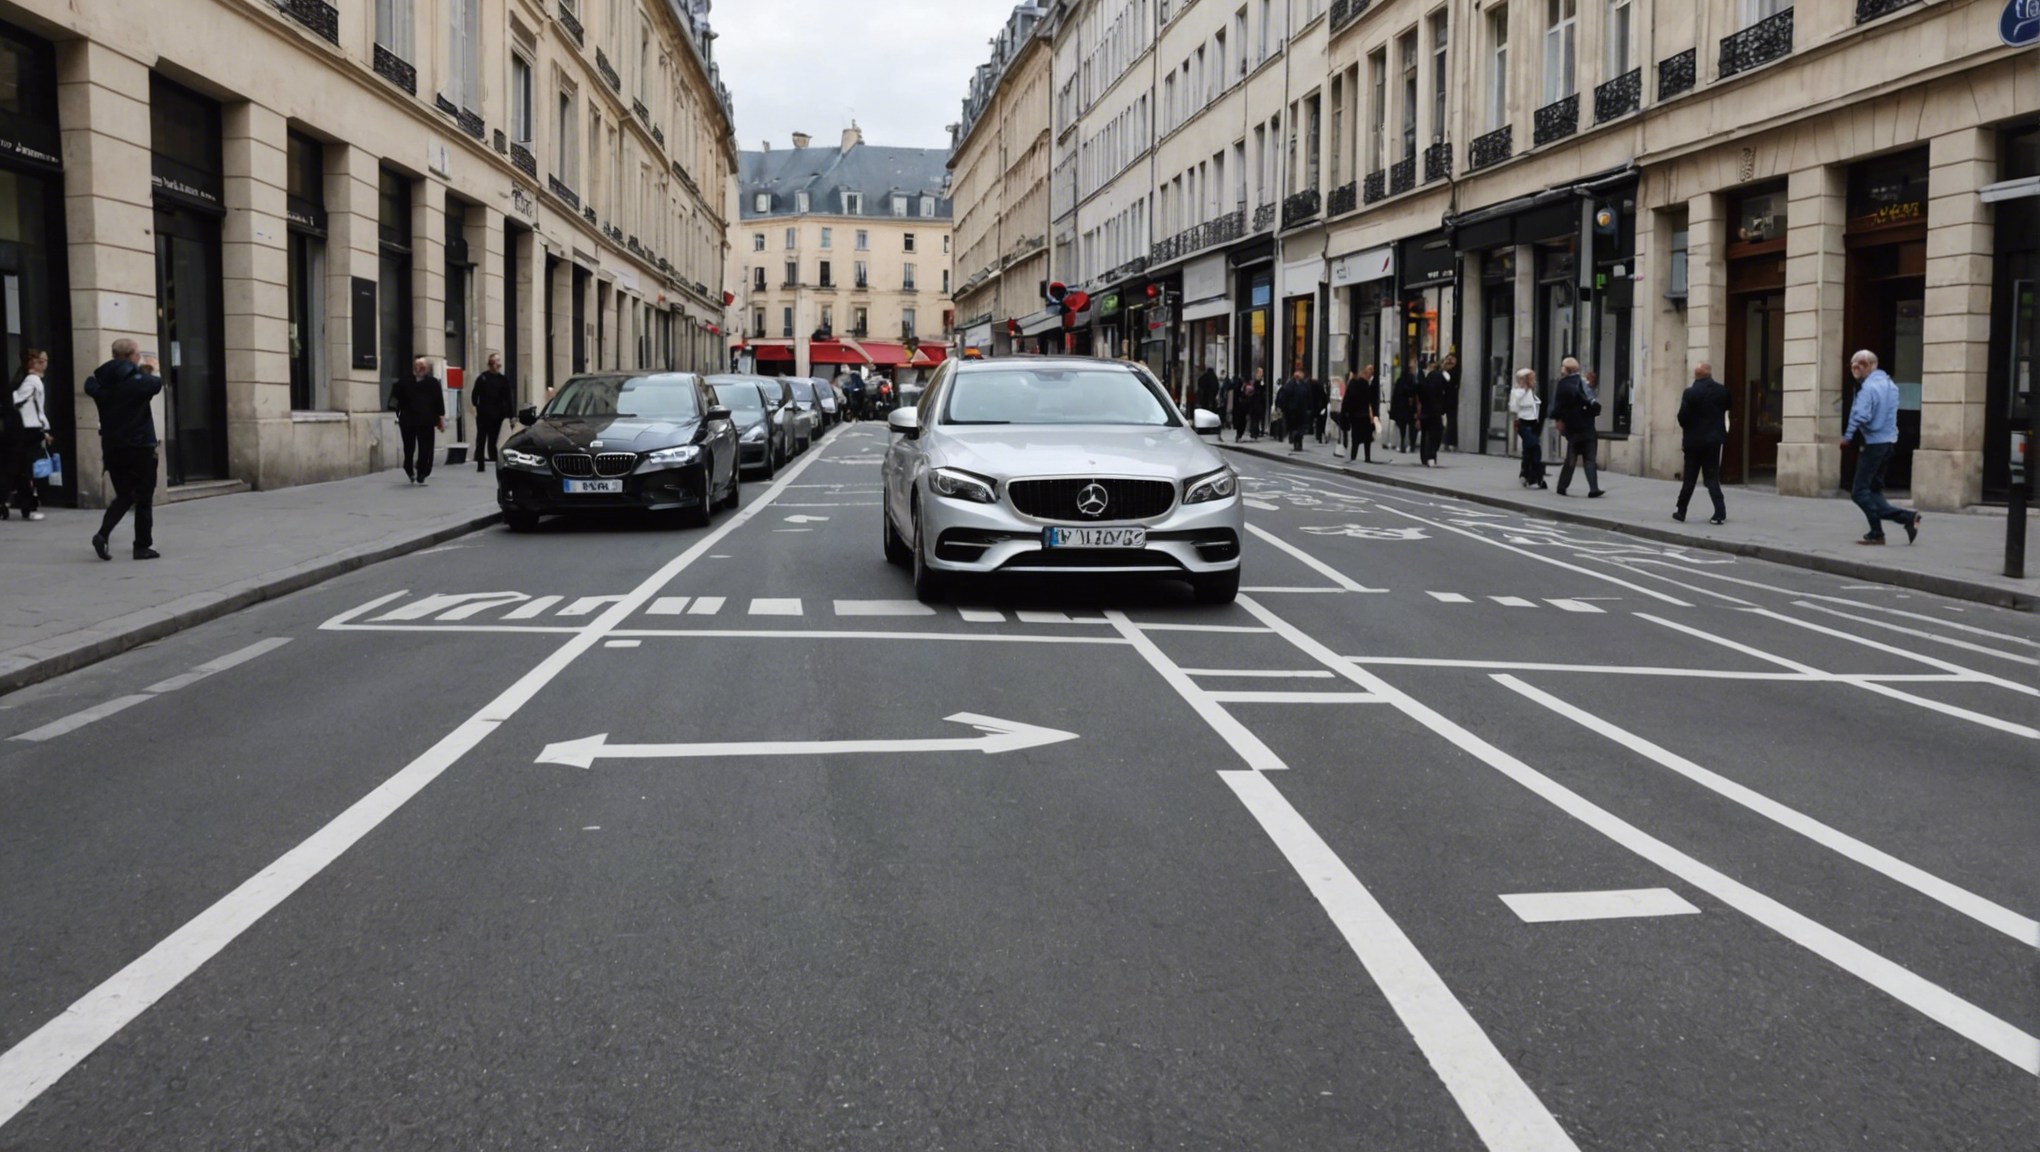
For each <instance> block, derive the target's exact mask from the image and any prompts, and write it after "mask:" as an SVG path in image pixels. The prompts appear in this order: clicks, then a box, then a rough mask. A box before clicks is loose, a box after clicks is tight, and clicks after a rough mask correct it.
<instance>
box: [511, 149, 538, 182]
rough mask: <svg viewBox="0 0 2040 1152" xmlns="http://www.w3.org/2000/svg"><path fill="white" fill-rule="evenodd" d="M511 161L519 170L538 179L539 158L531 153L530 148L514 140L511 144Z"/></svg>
mask: <svg viewBox="0 0 2040 1152" xmlns="http://www.w3.org/2000/svg"><path fill="white" fill-rule="evenodd" d="M510 163H511V164H513V165H515V166H516V168H517V170H518V171H519V172H522V173H524V174H525V175H526V176H529V177H531V178H532V179H533V180H536V179H538V158H537V157H535V156H533V155H532V154H531V149H530V148H527V147H525V146H524V145H522V144H518V143H516V142H514V141H513V142H512V143H511V145H510Z"/></svg>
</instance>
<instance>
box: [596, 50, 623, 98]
mask: <svg viewBox="0 0 2040 1152" xmlns="http://www.w3.org/2000/svg"><path fill="white" fill-rule="evenodd" d="M595 70H596V71H597V72H600V73H602V79H603V80H605V81H607V82H608V84H609V90H610V91H612V92H621V91H623V77H621V76H618V75H617V74H616V67H615V66H614V65H612V64H610V62H609V53H607V52H604V51H603V50H602V49H600V48H597V49H595Z"/></svg>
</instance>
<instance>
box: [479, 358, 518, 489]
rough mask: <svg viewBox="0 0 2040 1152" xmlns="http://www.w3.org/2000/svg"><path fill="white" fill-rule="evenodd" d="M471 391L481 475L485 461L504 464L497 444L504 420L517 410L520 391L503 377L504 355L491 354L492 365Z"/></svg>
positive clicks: (508, 379) (490, 361) (485, 370)
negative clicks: (518, 392)
mask: <svg viewBox="0 0 2040 1152" xmlns="http://www.w3.org/2000/svg"><path fill="white" fill-rule="evenodd" d="M470 391H472V392H473V393H474V396H473V399H472V400H470V401H469V402H470V403H472V404H473V405H474V406H475V471H477V472H480V471H483V469H484V464H485V462H488V461H493V462H495V463H496V464H497V465H499V466H500V465H501V464H502V462H503V461H502V457H501V456H500V455H499V454H498V452H497V448H496V441H497V440H498V439H499V438H500V437H501V436H502V435H503V423H504V421H506V420H508V419H510V414H511V413H512V412H514V411H515V410H516V408H517V392H516V389H514V388H513V387H511V384H510V378H509V377H508V376H505V375H503V358H502V357H501V356H498V355H497V354H495V353H494V352H491V353H489V366H488V367H487V368H486V369H484V370H483V371H482V374H481V375H480V376H477V377H475V383H474V387H473V388H472V389H471V390H470Z"/></svg>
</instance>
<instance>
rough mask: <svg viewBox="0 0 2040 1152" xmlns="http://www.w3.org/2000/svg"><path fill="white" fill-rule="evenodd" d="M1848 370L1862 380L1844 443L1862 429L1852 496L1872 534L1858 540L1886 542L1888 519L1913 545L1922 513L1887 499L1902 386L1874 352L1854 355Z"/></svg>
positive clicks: (1844, 445)
mask: <svg viewBox="0 0 2040 1152" xmlns="http://www.w3.org/2000/svg"><path fill="white" fill-rule="evenodd" d="M1849 374H1850V375H1852V376H1854V377H1855V378H1856V379H1858V380H1860V381H1862V383H1861V384H1860V385H1859V386H1858V387H1857V389H1856V403H1855V406H1854V407H1852V408H1850V409H1849V426H1848V427H1847V428H1846V429H1844V430H1843V432H1842V447H1844V448H1847V447H1848V446H1849V441H1850V440H1852V439H1854V438H1855V436H1856V433H1857V432H1858V431H1859V430H1860V431H1861V432H1862V433H1863V450H1862V451H1861V452H1860V453H1858V454H1857V456H1856V483H1855V486H1854V488H1853V490H1852V491H1851V492H1850V493H1849V496H1850V498H1851V499H1853V500H1854V501H1855V502H1856V507H1858V508H1861V509H1862V510H1863V515H1864V516H1866V517H1868V518H1869V520H1870V534H1869V535H1867V536H1865V537H1863V538H1862V539H1861V540H1858V541H1856V543H1858V544H1882V543H1884V521H1886V520H1889V521H1891V522H1892V523H1894V524H1898V525H1900V526H1901V527H1903V528H1904V529H1905V539H1906V542H1907V543H1908V544H1910V543H1912V542H1913V541H1915V540H1918V539H1919V536H1920V514H1919V513H1917V512H1911V511H1908V510H1906V509H1904V508H1899V507H1896V506H1894V505H1893V504H1892V503H1891V501H1889V500H1886V499H1885V498H1884V469H1885V468H1886V467H1887V466H1889V465H1890V463H1891V454H1892V452H1893V451H1894V450H1896V449H1897V447H1898V385H1896V384H1894V383H1892V382H1891V377H1890V376H1888V375H1886V374H1885V372H1884V370H1883V369H1882V368H1879V367H1878V366H1877V354H1876V353H1875V352H1870V351H1863V352H1858V353H1856V354H1855V355H1854V356H1851V357H1850V358H1849Z"/></svg>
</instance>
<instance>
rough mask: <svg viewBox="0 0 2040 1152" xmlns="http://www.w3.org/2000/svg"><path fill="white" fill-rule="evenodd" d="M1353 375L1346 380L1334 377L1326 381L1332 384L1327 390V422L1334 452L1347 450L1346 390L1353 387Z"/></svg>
mask: <svg viewBox="0 0 2040 1152" xmlns="http://www.w3.org/2000/svg"><path fill="white" fill-rule="evenodd" d="M1353 375H1354V374H1349V375H1348V376H1347V377H1346V379H1345V380H1340V379H1338V378H1337V377H1333V378H1332V379H1330V380H1328V381H1326V383H1327V384H1329V385H1330V387H1329V388H1327V389H1326V390H1325V422H1326V423H1327V424H1328V425H1330V427H1329V428H1327V429H1326V435H1328V436H1331V437H1333V441H1332V448H1333V451H1334V452H1344V451H1345V450H1346V390H1347V389H1348V388H1350V387H1352V384H1351V380H1352V378H1353Z"/></svg>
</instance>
